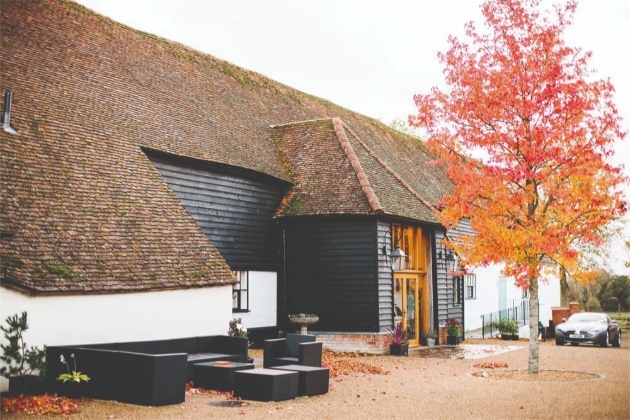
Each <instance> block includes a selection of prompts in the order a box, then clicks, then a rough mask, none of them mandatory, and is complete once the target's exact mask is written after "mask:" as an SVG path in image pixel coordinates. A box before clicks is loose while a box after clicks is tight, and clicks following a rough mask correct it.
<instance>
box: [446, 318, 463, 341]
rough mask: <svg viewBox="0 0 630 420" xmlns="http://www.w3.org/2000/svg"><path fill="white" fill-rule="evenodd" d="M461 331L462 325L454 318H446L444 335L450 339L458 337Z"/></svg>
mask: <svg viewBox="0 0 630 420" xmlns="http://www.w3.org/2000/svg"><path fill="white" fill-rule="evenodd" d="M461 331H462V324H461V323H460V322H459V320H457V319H455V318H446V334H448V335H449V336H451V337H459V336H460V335H461Z"/></svg>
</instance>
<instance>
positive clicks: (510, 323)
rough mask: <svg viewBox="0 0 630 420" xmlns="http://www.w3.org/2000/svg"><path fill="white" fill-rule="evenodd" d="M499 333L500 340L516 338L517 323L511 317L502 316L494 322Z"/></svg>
mask: <svg viewBox="0 0 630 420" xmlns="http://www.w3.org/2000/svg"><path fill="white" fill-rule="evenodd" d="M495 327H496V329H498V330H499V332H500V333H501V340H518V324H517V323H516V321H515V320H513V319H508V318H503V319H501V320H500V321H499V322H497V323H495Z"/></svg>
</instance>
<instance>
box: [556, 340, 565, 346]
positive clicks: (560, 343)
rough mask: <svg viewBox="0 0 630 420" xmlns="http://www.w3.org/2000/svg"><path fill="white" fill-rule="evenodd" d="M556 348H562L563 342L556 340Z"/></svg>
mask: <svg viewBox="0 0 630 420" xmlns="http://www.w3.org/2000/svg"><path fill="white" fill-rule="evenodd" d="M556 346H564V340H561V339H559V338H556Z"/></svg>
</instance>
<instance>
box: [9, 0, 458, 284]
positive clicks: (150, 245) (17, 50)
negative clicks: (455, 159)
mask: <svg viewBox="0 0 630 420" xmlns="http://www.w3.org/2000/svg"><path fill="white" fill-rule="evenodd" d="M0 19H1V21H0V30H1V34H0V36H1V39H2V50H1V54H2V56H1V63H2V66H1V69H0V70H1V78H0V91H1V92H4V91H5V90H6V89H10V90H11V91H12V92H13V94H14V97H13V112H12V116H11V124H12V126H13V127H15V128H16V129H17V130H18V132H19V134H18V135H11V134H7V133H5V132H4V131H2V132H0V153H1V156H0V159H1V161H0V176H1V179H2V184H1V185H0V232H2V233H9V234H11V235H12V237H11V238H4V237H3V239H2V240H1V243H0V246H2V252H3V255H4V258H3V267H4V270H5V279H4V282H5V284H6V282H7V281H8V282H13V283H14V285H15V286H16V287H22V288H24V289H26V290H29V291H31V292H34V293H37V292H56V291H65V292H82V291H88V292H89V291H116V290H119V291H125V290H128V291H133V290H148V289H164V288H171V287H198V286H199V287H200V286H208V285H214V284H225V283H229V282H230V281H231V277H230V274H229V269H228V267H227V266H226V265H225V263H224V261H223V259H222V258H221V256H220V255H219V254H218V252H217V251H216V249H215V248H214V247H213V246H212V244H209V243H208V241H207V240H206V239H205V237H204V236H203V234H202V232H201V231H200V229H199V228H198V227H197V226H196V225H195V224H194V222H193V220H192V219H191V218H190V216H189V215H188V214H187V213H186V212H185V210H184V209H183V208H182V207H181V205H180V203H179V201H178V200H177V198H176V197H175V196H174V194H173V193H172V192H171V191H170V189H169V188H168V187H167V186H166V185H165V184H164V182H163V181H162V180H161V178H160V177H159V175H158V173H157V172H156V171H155V170H154V168H153V167H152V166H151V164H150V162H149V161H148V159H147V158H146V157H145V156H144V154H143V153H142V151H141V148H143V147H144V148H150V149H154V150H159V151H163V152H166V153H170V154H173V155H179V156H187V157H191V158H195V159H201V160H206V161H210V162H216V163H220V164H226V165H231V166H236V167H242V168H247V169H250V170H253V171H257V172H261V173H265V174H268V175H271V176H273V177H276V178H279V179H283V180H286V181H294V182H295V188H293V190H292V192H291V193H290V195H289V196H288V198H287V200H285V206H284V207H283V208H282V210H281V212H284V214H286V215H289V214H292V213H290V210H291V209H293V210H295V209H296V208H297V207H296V205H297V204H295V205H294V206H293V207H291V198H292V197H296V196H298V195H299V196H300V197H301V203H302V205H301V206H300V207H299V214H374V213H378V212H379V210H378V209H379V208H382V209H383V211H384V212H385V213H387V214H392V215H395V216H400V217H408V218H411V219H415V220H418V221H421V222H434V221H435V219H434V216H433V214H432V212H431V211H430V210H429V209H428V207H427V206H426V205H425V203H424V202H423V201H426V202H428V203H430V204H431V205H435V204H437V203H438V202H439V200H440V198H441V197H442V196H443V195H444V194H445V193H446V192H448V191H449V190H450V188H451V185H450V183H449V182H448V181H447V180H446V177H445V175H444V172H443V171H442V170H441V169H440V168H439V167H437V166H432V165H427V162H428V161H429V160H430V159H431V158H430V156H429V154H428V152H427V150H426V148H425V147H424V145H423V144H422V143H421V142H420V141H418V140H417V139H415V138H412V137H409V136H406V135H404V134H402V133H398V132H396V131H394V130H392V129H390V128H388V127H386V126H385V125H383V124H382V123H380V122H379V121H376V120H373V119H370V118H367V117H364V116H362V115H359V114H356V113H353V112H351V111H349V110H346V109H344V108H341V107H339V106H336V105H334V104H332V103H330V102H328V101H325V100H322V99H319V98H316V97H313V96H311V95H307V94H305V93H302V92H300V91H297V90H295V89H292V88H290V87H288V86H285V85H282V84H280V83H277V82H275V81H272V80H270V79H268V78H266V77H264V76H262V75H260V74H257V73H254V72H251V71H248V70H245V69H242V68H239V67H237V66H234V65H232V64H230V63H228V62H226V61H223V60H220V59H217V58H214V57H212V56H209V55H207V54H203V53H200V52H198V51H195V50H193V49H191V48H188V47H186V46H184V45H181V44H178V43H175V42H171V41H167V40H164V39H161V38H158V37H155V36H153V35H149V34H145V33H142V32H139V31H136V30H133V29H130V28H128V27H125V26H124V25H121V24H118V23H116V22H113V21H112V20H110V19H108V18H105V17H102V16H99V15H98V14H96V13H93V12H92V11H90V10H88V9H86V8H84V7H82V6H79V5H77V4H75V3H72V2H69V1H66V0H41V1H30V0H11V1H3V2H2V13H1V14H0ZM335 117H338V118H339V119H340V121H343V123H342V127H343V130H342V133H341V134H345V137H346V146H347V145H349V146H351V149H352V151H353V152H354V155H356V157H357V159H356V161H354V163H353V160H352V159H350V158H349V154H348V152H344V150H343V149H342V148H341V145H342V142H340V140H339V135H338V133H336V132H335V129H334V124H333V122H332V118H335ZM311 120H315V121H311ZM296 121H308V122H305V123H302V124H292V123H294V122H296ZM273 125H275V126H278V127H279V128H276V129H274V128H272V126H273ZM303 130H306V131H304V133H307V132H308V133H310V134H309V135H312V136H315V137H317V136H321V138H309V139H308V140H305V138H304V137H303V134H301V133H302V131H303ZM279 137H284V140H283V141H280V140H279ZM275 141H279V143H278V145H279V146H280V147H279V148H277V147H276V143H275ZM302 142H304V144H303V143H302ZM306 143H308V144H311V145H312V146H313V147H314V146H315V145H320V146H321V147H322V148H323V149H322V150H315V149H311V150H304V147H305V144H306ZM278 149H280V150H278ZM285 149H286V150H285ZM287 151H292V154H287V153H286V152H287ZM326 152H329V153H326ZM300 154H301V155H302V156H303V157H302V159H306V160H309V159H310V160H311V161H312V164H313V165H315V166H314V167H311V168H308V167H306V166H304V165H300V164H299V156H300ZM283 157H284V159H286V162H285V161H283ZM295 162H298V163H297V164H296V163H295ZM357 163H358V165H357ZM385 165H386V166H385ZM308 174H315V175H317V177H318V178H319V179H320V180H321V182H319V183H314V182H312V181H313V179H306V178H305V177H306V176H308ZM361 174H363V175H361ZM360 176H364V178H361V177H360ZM301 180H302V181H301ZM400 180H404V183H401V182H399V181H400ZM335 181H338V182H335ZM366 181H367V183H366ZM405 183H406V184H405ZM370 189H371V193H370V192H369V190H370ZM418 197H420V198H422V200H421V199H420V198H418ZM374 200H376V201H374ZM376 202H378V204H375V203H376ZM5 236H6V235H5ZM7 261H8V262H7Z"/></svg>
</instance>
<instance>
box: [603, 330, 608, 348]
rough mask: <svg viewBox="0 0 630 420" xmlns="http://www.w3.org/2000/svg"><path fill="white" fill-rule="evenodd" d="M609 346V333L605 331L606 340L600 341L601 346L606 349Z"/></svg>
mask: <svg viewBox="0 0 630 420" xmlns="http://www.w3.org/2000/svg"><path fill="white" fill-rule="evenodd" d="M609 344H610V331H606V339H605V340H604V341H602V344H601V346H602V347H608V345H609Z"/></svg>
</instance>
